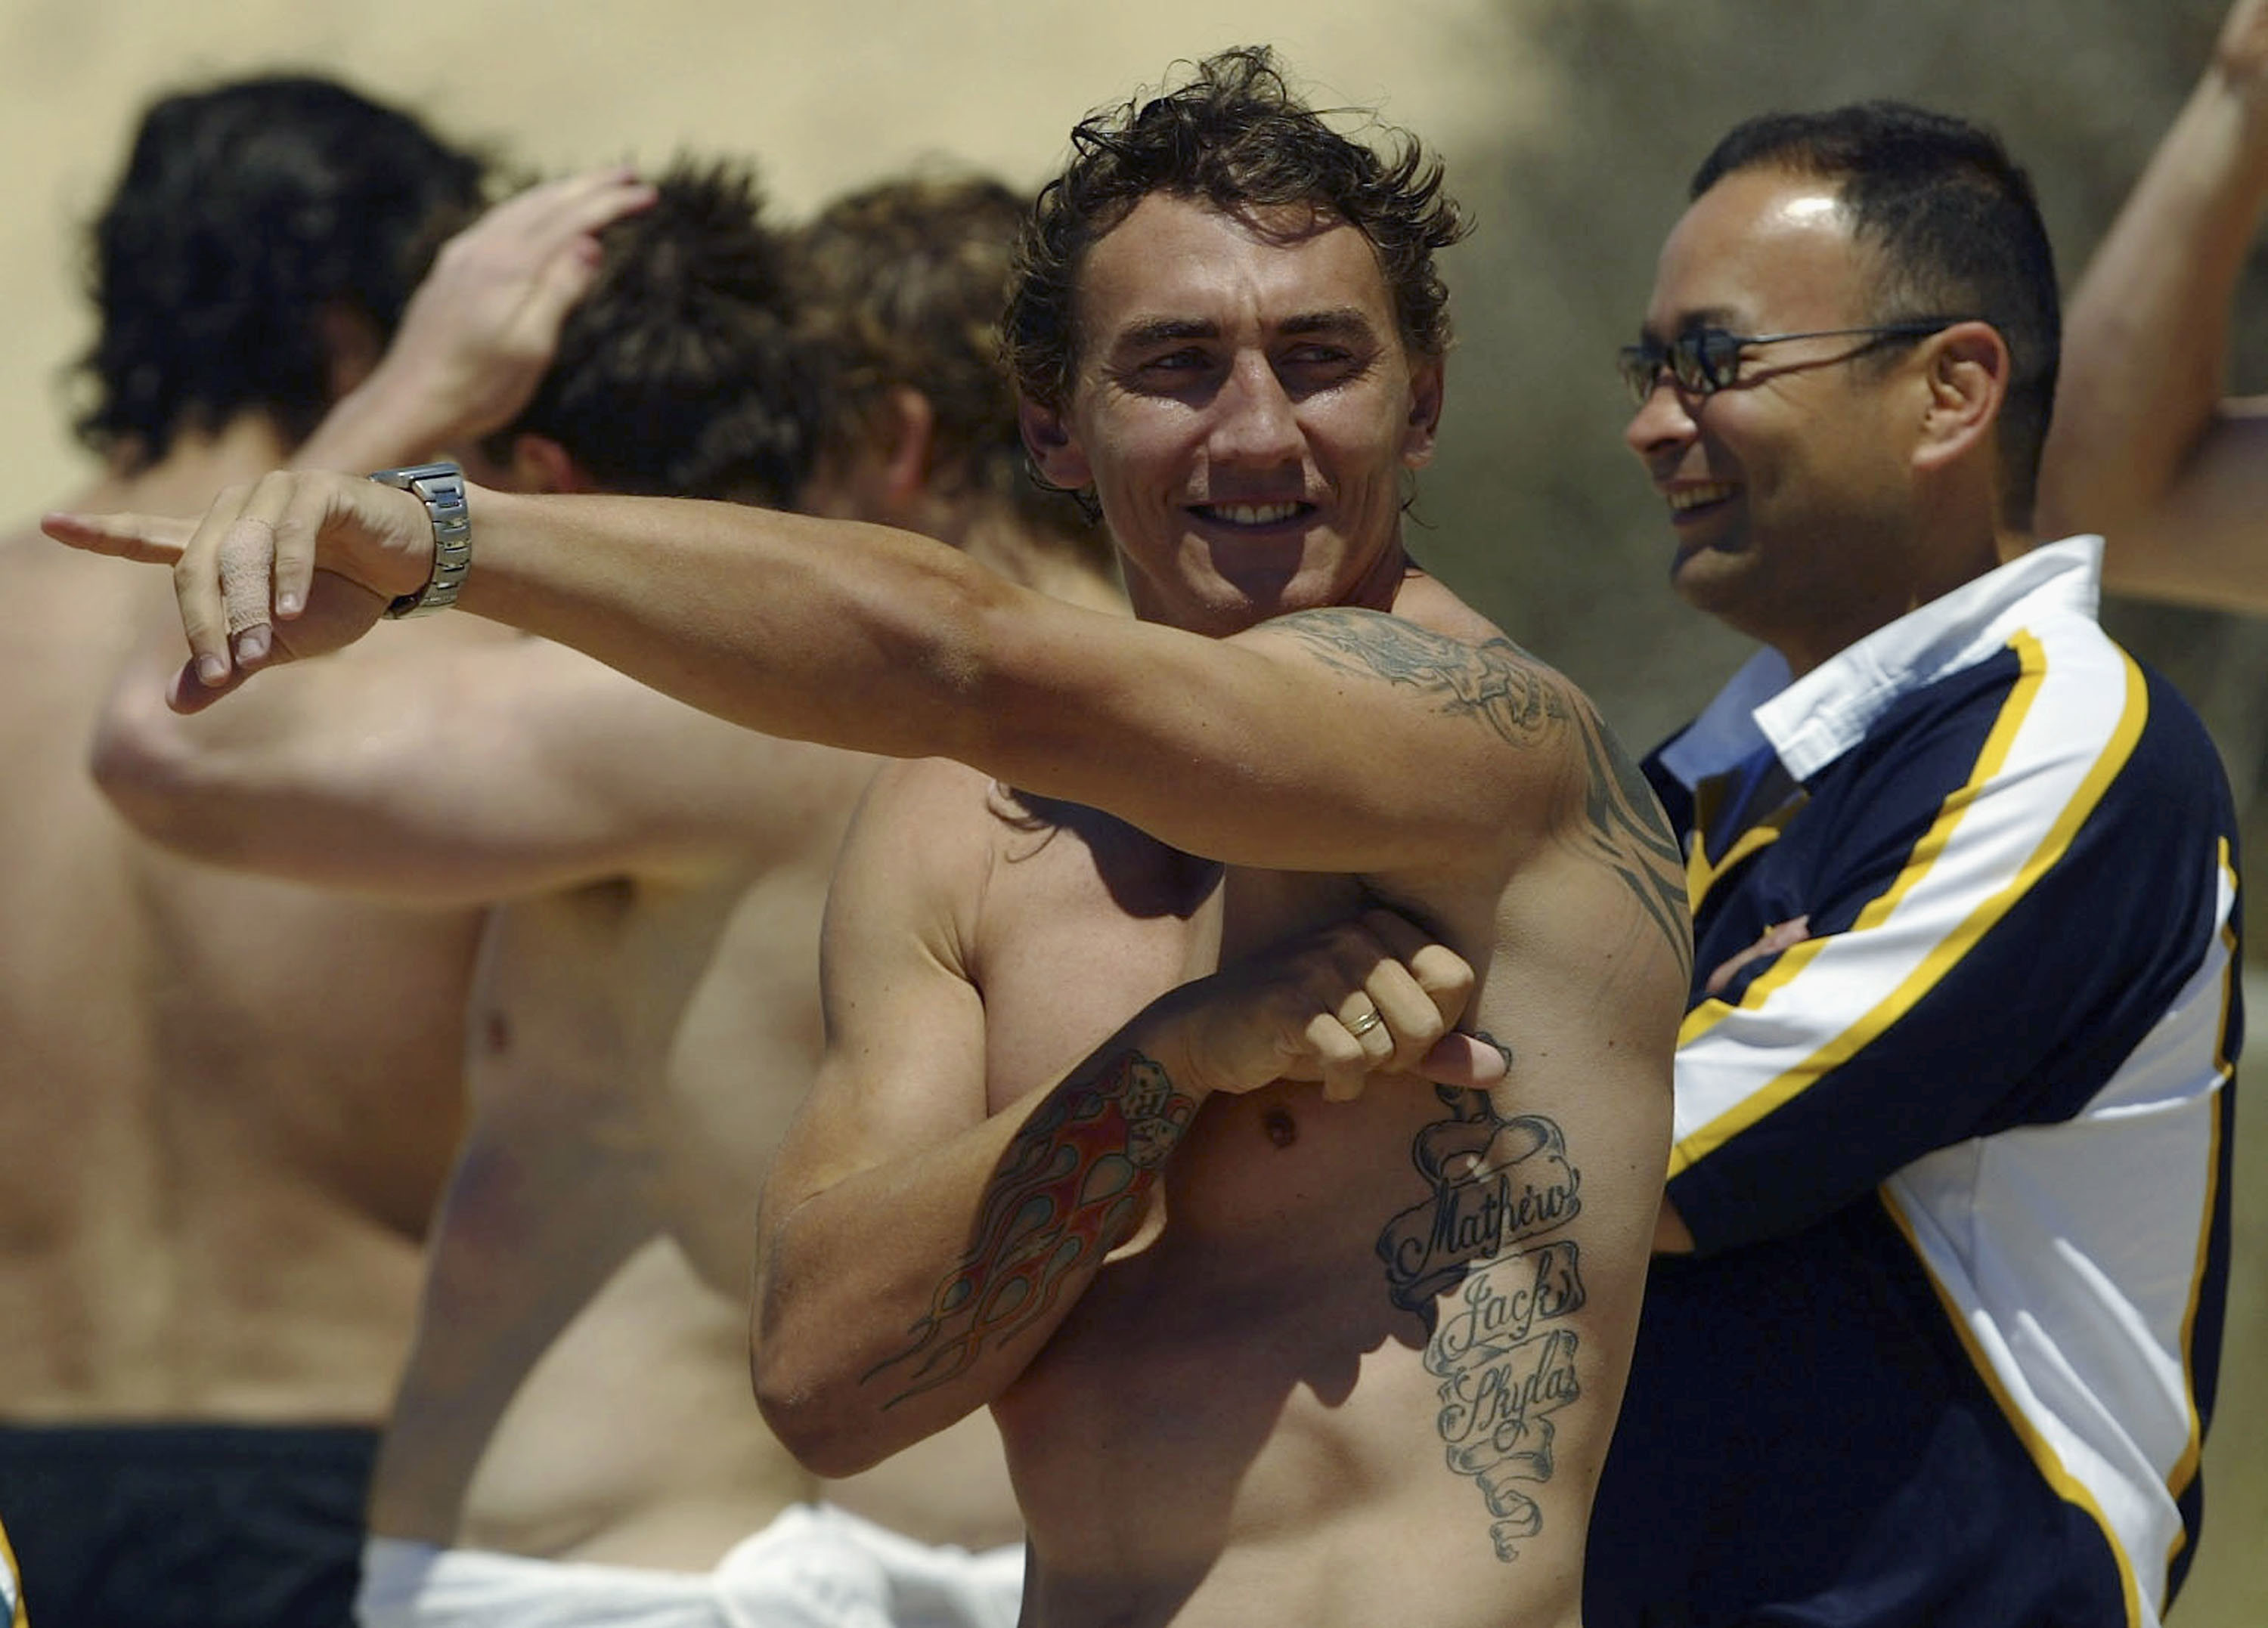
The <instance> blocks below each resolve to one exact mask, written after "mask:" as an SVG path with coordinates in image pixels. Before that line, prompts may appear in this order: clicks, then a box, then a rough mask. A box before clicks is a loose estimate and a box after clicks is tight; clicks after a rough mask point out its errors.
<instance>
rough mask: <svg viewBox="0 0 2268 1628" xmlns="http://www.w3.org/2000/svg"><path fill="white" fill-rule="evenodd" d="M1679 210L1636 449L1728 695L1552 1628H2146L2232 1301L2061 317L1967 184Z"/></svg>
mask: <svg viewBox="0 0 2268 1628" xmlns="http://www.w3.org/2000/svg"><path fill="white" fill-rule="evenodd" d="M1692 196H1693V202H1692V205H1691V207H1690V209H1688V211H1687V212H1686V214H1685V216H1684V217H1683V219H1682V220H1681V221H1680V222H1679V223H1678V224H1677V226H1676V228H1675V231H1672V232H1671V234H1670V236H1669V238H1668V243H1667V244H1666V246H1664V248H1663V250H1662V253H1661V261H1660V266H1659V268H1658V273H1657V277H1656V281H1655V285H1654V290H1653V299H1652V303H1651V304H1650V306H1649V308H1648V310H1647V313H1646V321H1645V325H1644V326H1643V327H1642V329H1641V331H1640V332H1641V337H1640V340H1639V342H1638V344H1637V345H1635V346H1633V347H1631V348H1630V349H1629V350H1627V351H1626V352H1625V353H1624V369H1625V371H1626V373H1627V374H1628V376H1629V378H1630V380H1631V385H1632V388H1633V392H1634V394H1635V395H1636V397H1637V398H1638V412H1637V415H1636V416H1635V417H1634V418H1633V419H1632V420H1631V424H1630V427H1629V429H1628V431H1627V438H1628V440H1629V443H1630V445H1631V449H1632V451H1635V452H1636V453H1637V454H1638V457H1639V458H1640V460H1641V461H1642V462H1643V463H1644V464H1645V466H1646V471H1647V473H1648V474H1649V475H1650V476H1651V478H1652V480H1653V484H1654V486H1655V488H1656V489H1657V490H1658V491H1659V492H1660V493H1661V495H1662V497H1663V499H1664V501H1665V502H1667V504H1668V510H1669V519H1670V524H1671V530H1672V534H1673V537H1674V539H1675V540H1674V546H1673V553H1672V555H1671V566H1670V570H1671V576H1672V580H1673V582H1674V583H1675V586H1676V588H1677V590H1678V591H1679V592H1680V593H1681V594H1682V595H1683V597H1684V598H1686V599H1687V600H1688V601H1690V603H1691V604H1693V605H1696V606H1697V607H1699V608H1701V609H1703V610H1705V611H1707V612H1710V613H1712V615H1715V616H1717V617H1719V619H1721V620H1724V621H1725V622H1727V624H1729V625H1730V626H1732V627H1734V628H1737V629H1738V630H1740V631H1741V632H1742V633H1745V634H1749V635H1750V636H1752V637H1754V638H1756V640H1757V641H1759V642H1761V643H1762V644H1763V645H1764V647H1765V648H1764V649H1763V650H1761V651H1760V652H1759V653H1758V654H1757V656H1756V658H1755V659H1754V660H1753V661H1751V662H1750V663H1749V665H1748V666H1747V667H1746V668H1744V669H1743V670H1742V671H1741V672H1740V673H1739V674H1738V675H1737V676H1736V677H1735V678H1734V679H1733V681H1732V682H1731V684H1730V685H1729V686H1727V688H1726V690H1725V691H1724V693H1721V694H1720V695H1719V697H1718V698H1717V699H1716V700H1714V701H1713V702H1712V704H1711V705H1710V706H1709V707H1708V708H1706V709H1705V711H1704V712H1703V713H1702V714H1701V715H1700V716H1699V717H1698V718H1697V720H1696V721H1695V722H1693V723H1692V724H1691V725H1690V726H1689V727H1688V728H1687V729H1686V730H1683V731H1682V732H1681V733H1680V734H1678V735H1677V736H1676V737H1674V738H1673V739H1672V740H1671V741H1670V742H1669V743H1668V744H1666V745H1665V746H1664V747H1662V748H1661V750H1660V751H1658V752H1656V753H1655V754H1654V755H1653V757H1652V758H1651V759H1649V760H1648V763H1647V765H1646V767H1647V771H1648V774H1649V777H1650V778H1651V779H1652V781H1653V784H1654V786H1655V788H1656V790H1657V791H1658V792H1659V793H1660V794H1661V796H1662V798H1663V800H1664V801H1665V803H1667V804H1668V808H1669V810H1670V815H1671V818H1672V821H1673V823H1674V824H1675V825H1676V826H1677V828H1678V830H1679V833H1680V836H1681V838H1682V840H1683V845H1684V847H1685V851H1686V855H1687V862H1688V882H1689V891H1690V897H1691V902H1692V905H1693V908H1694V912H1695V924H1694V930H1695V938H1696V942H1697V950H1698V953H1697V960H1696V967H1697V971H1696V976H1695V986H1694V991H1693V1000H1692V1003H1691V1006H1690V1011H1689V1013H1688V1016H1687V1019H1686V1022H1685V1023H1684V1026H1683V1029H1682V1030H1681V1032H1680V1036H1679V1049H1678V1055H1677V1066H1676V1109H1675V1133H1674V1136H1675V1140H1674V1147H1673V1151H1672V1155H1671V1160H1670V1166H1669V1182H1668V1193H1667V1197H1666V1200H1665V1203H1664V1206H1663V1210H1662V1216H1661V1228H1660V1232H1659V1235H1658V1236H1657V1239H1656V1250H1657V1254H1656V1258H1655V1262H1654V1270H1653V1274H1652V1277H1651V1279H1650V1280H1649V1285H1648V1300H1647V1304H1646V1311H1645V1315H1644V1317H1643V1320H1642V1325H1641V1330H1640V1333H1639V1338H1638V1353H1637V1357H1636V1360H1635V1363H1634V1366H1633V1368H1632V1372H1631V1385H1630V1390H1629V1392H1628V1397H1627V1400H1626V1402H1625V1404H1624V1413H1623V1416H1622V1420H1621V1423H1620V1425H1619V1426H1618V1429H1617V1434H1616V1439H1615V1444H1614V1448H1613V1450H1612V1451H1611V1452H1610V1454H1609V1461H1608V1465H1607V1468H1606V1470H1605V1474H1604V1477H1603V1479H1602V1485H1601V1491H1600V1497H1599V1500H1598V1503H1597V1506H1596V1511H1595V1514H1594V1522H1593V1527H1592V1543H1591V1548H1590V1565H1589V1570H1588V1575H1587V1582H1586V1591H1585V1604H1586V1620H1587V1622H1588V1623H1589V1624H1591V1628H1620V1625H1624V1624H1672V1623H1676V1624H1683V1623H1688V1622H1692V1623H1702V1622H1710V1623H1716V1622H1733V1621H1738V1622H1755V1621H1801V1622H1804V1623H1806V1624H1818V1625H1820V1628H1830V1625H1845V1624H1850V1625H1856V1624H1866V1625H1867V1628H1885V1625H1889V1624H1932V1625H1933V1628H1962V1625H1963V1624H1978V1625H1980V1628H1981V1625H1982V1624H1993V1625H1994V1628H2008V1625H2010V1624H2139V1623H2152V1624H2154V1623H2156V1622H2157V1621H2158V1620H2159V1617H2160V1614H2161V1611H2162V1610H2163V1609H2164V1606H2165V1603H2166V1602H2167V1600H2168V1599H2169V1596H2170V1595H2171V1593H2172V1591H2173V1588H2174V1587H2175V1586H2176V1584H2177V1583H2178V1581H2179V1579H2180V1576H2181V1573H2182V1572H2183V1569H2184V1566H2185V1562H2186V1559H2187V1555H2188V1545H2189V1542H2190V1539H2191V1535H2192V1533H2193V1531H2194V1529H2195V1523H2196V1519H2197V1513H2198V1485H2197V1481H2196V1475H2195V1470H2196V1463H2197V1453H2198V1438H2199V1434H2200V1432H2201V1428H2202V1425H2201V1420H2202V1419H2203V1417H2204V1415H2205V1413H2206V1412H2208V1411H2209V1409H2210V1405H2211V1397H2212V1393H2213V1353H2214V1348H2215V1345H2216V1343H2217V1338H2218V1328H2219V1318H2220V1304H2221V1294H2222V1285H2223V1280H2224V1275H2225V1274H2224V1267H2225V1261H2224V1258H2223V1256H2224V1245H2225V1240H2226V1236H2227V1233H2226V1221H2227V1192H2228V1188H2227V1182H2226V1175H2227V1170H2226V1165H2225V1153H2224V1149H2225V1146H2226V1144H2225V1141H2224V1140H2223V1131H2224V1128H2225V1125H2226V1119H2227V1115H2228V1090H2227V1086H2228V1071H2229V1062H2230V1060H2231V1059H2232V1058H2233V1057H2234V1055H2235V1049H2236V1043H2237V1030H2238V1012H2237V1000H2236V991H2235V979H2234V976H2233V972H2234V968H2235V942H2236V940H2235V870H2234V869H2233V867H2234V854H2233V853H2232V843H2231V837H2230V832H2231V831H2232V829H2233V825H2232V815H2231V810H2230V803H2229V798H2228V791H2227V788H2226V787H2225V785H2224V784H2223V782H2222V779H2221V776H2220V770H2219V767H2218V766H2217V763H2216V760H2215V759H2214V756H2213V749H2212V747H2211V745H2210V744H2209V743H2208V742H2207V740H2206V737H2205V734H2204V731H2203V730H2202V729H2201V728H2200V727H2199V725H2198V722H2197V721H2196V719H2195V717H2194V716H2193V715H2191V712H2190V710H2189V709H2188V708H2186V707H2185V706H2184V705H2183V703H2182V701H2181V700H2180V698H2179V697H2178V696H2177V695H2176V694H2175V693H2174V692H2173V691H2172V690H2171V689H2170V688H2169V686H2166V685H2165V684H2164V683H2163V682H2162V681H2161V679H2159V678H2157V677H2155V676H2154V675H2153V674H2150V673H2147V672H2146V671H2143V670H2142V669H2141V668H2139V666H2137V665H2136V664H2135V663H2134V662H2133V661H2132V659H2131V658H2130V657H2128V656H2126V655H2125V654H2124V652H2123V651H2121V650H2120V649H2118V648H2117V646H2115V645H2114V644H2112V643H2111V642H2110V641H2109V640H2108V639H2107V638H2106V637H2105V636H2104V635H2103V634H2102V632H2101V630H2100V629H2099V628H2098V627H2097V626H2096V624H2095V615H2094V612H2095V598H2096V589H2097V582H2096V573H2097V568H2098V561H2099V553H2100V543H2099V540H2098V539H2093V538H2077V539H2069V540H2066V541H2063V542H2057V543H2051V544H2048V545H2047V546H2041V547H2033V546H2031V539H2030V537H2029V525H2030V518H2031V508H2032V495H2033V485H2034V473H2035V470H2036V465H2037V462H2038V455H2039V448H2040V444H2041V441H2042V437H2043V433H2044V430H2045V428H2046V422H2047V416H2048V407H2049V402H2050V400H2051V397H2052V394H2053V391H2054V385H2055V375H2056V363H2057V327H2058V316H2057V304H2056V285H2055V276H2054V268H2053V265H2052V262H2051V256H2050V252H2049V248H2048V244H2047V240H2046V237H2045V234H2044V231H2043V229H2042V227H2041V224H2040V220H2039V216H2038V212H2037V209H2036V206H2035V204H2034V202H2033V198H2032V194H2031V190H2030V187H2029V183H2028V182H2027V181H2026V180H2025V179H2024V177H2023V175H2022V173H2021V172H2020V171H2019V170H2017V169H2016V168H2015V167H2014V165H2013V164H2012V163H2011V162H2010V161H2009V159H2008V158H2007V155H2006V153H2005V152H2004V151H2003V150H2001V148H2000V146H1999V143H1998V142H1997V141H1996V140H1994V139H1993V138H1992V136H1990V135H1989V134H1987V133H1985V132H1983V131H1980V130H1977V129H1976V128H1973V127H1970V126H1967V125H1964V124H1962V123H1960V122H1958V121H1953V120H1949V119H1944V118H1940V117H1938V116H1936V115H1933V114H1926V113H1923V112H1920V111H1919V110H1917V109H1911V108H1906V107H1901V106H1891V105H1884V104H1874V105H1869V106H1858V107H1847V108H1843V109H1839V110H1836V111H1833V112H1830V113H1824V114H1801V115H1774V116H1771V117H1768V118H1764V119H1760V120H1756V121H1750V122H1749V123H1747V124H1744V125H1742V126H1741V127H1739V128H1736V129H1734V131H1733V132H1732V133H1731V134H1730V135H1729V136H1727V137H1726V138H1725V140H1724V141H1723V142H1722V143H1719V147H1718V148H1717V150H1716V151H1715V152H1714V153H1712V155H1711V157H1710V158H1708V160H1707V161H1706V162H1705V164H1704V165H1702V166H1701V169H1700V171H1699V172H1698V174H1697V176H1696V178H1695V180H1694V184H1693V189H1692ZM2004 558H2007V559H2009V560H2010V561H2011V562H2010V563H2008V564H2007V565H2005V566H2004V565H2001V564H2000V563H1999V561H2001V560H2002V559H2004Z"/></svg>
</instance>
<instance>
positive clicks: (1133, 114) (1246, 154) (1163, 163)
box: [1006, 46, 1465, 407]
mask: <svg viewBox="0 0 2268 1628" xmlns="http://www.w3.org/2000/svg"><path fill="white" fill-rule="evenodd" d="M1379 128H1380V132H1381V135H1382V136H1383V137H1384V140H1385V143H1386V146H1387V150H1385V151H1384V152H1381V151H1380V150H1377V149H1375V148H1373V147H1372V146H1370V145H1369V144H1367V143H1364V142H1360V141H1357V140H1355V139H1353V138H1352V137H1351V136H1344V135H1342V134H1340V133H1339V132H1338V131H1337V130H1335V129H1333V128H1331V126H1330V124H1329V121H1327V119H1326V118H1325V116H1324V115H1323V114H1321V113H1318V112H1317V111H1315V110H1314V109H1313V108H1311V107H1309V106H1307V104H1306V103H1305V102H1304V101H1302V100H1301V99H1300V98H1299V97H1298V96H1297V95H1295V94H1293V92H1292V89H1291V87H1290V86H1289V85H1288V84H1285V79H1284V74H1283V70H1281V69H1280V68H1279V67H1278V65H1277V62H1276V56H1275V53H1274V52H1272V51H1271V50H1270V49H1269V48H1267V47H1265V46H1240V47H1237V48H1234V49H1232V50H1226V51H1223V52H1220V53H1219V55H1213V56H1209V57H1207V58H1206V59H1205V60H1204V61H1203V62H1199V63H1197V65H1196V67H1195V68H1194V70H1192V71H1191V74H1190V77H1189V81H1188V83H1187V84H1183V85H1182V86H1181V87H1180V88H1179V89H1177V90H1175V91H1172V92H1167V93H1164V94H1161V95H1159V96H1156V97H1153V98H1152V99H1149V100H1146V101H1141V100H1137V101H1129V102H1127V103H1125V104H1124V105H1123V106H1118V107H1114V108H1107V109H1104V110H1102V111H1101V112H1098V113H1095V114H1090V115H1089V116H1088V117H1087V118H1086V119H1085V120H1084V121H1081V122H1080V123H1079V126H1078V128H1075V129H1073V130H1072V131H1071V162H1070V164H1069V165H1066V166H1065V168H1064V172H1063V173H1062V174H1061V175H1059V176H1057V178H1056V179H1055V180H1052V181H1050V182H1049V183H1048V185H1047V187H1045V188H1044V189H1042V192H1041V194H1040V197H1039V202H1038V206H1037V207H1036V209H1035V210H1034V212H1033V215H1032V219H1031V223H1030V225H1029V226H1028V227H1027V230H1026V231H1025V233H1024V238H1023V242H1022V245H1021V246H1020V250H1019V253H1018V255H1017V264H1016V274H1015V282H1014V287H1013V293H1012V295H1011V297H1010V301H1009V307H1008V316H1007V320H1006V334H1007V348H1008V354H1009V360H1010V363H1011V364H1012V365H1013V368H1014V370H1015V376H1016V383H1017V385H1018V387H1019V388H1020V389H1021V390H1022V391H1023V392H1024V394H1025V395H1026V396H1027V397H1029V398H1030V399H1031V400H1035V401H1037V402H1040V403H1042V404H1044V405H1047V406H1051V407H1052V406H1059V405H1060V404H1061V403H1062V402H1063V400H1064V397H1065V396H1066V395H1067V394H1068V393H1069V391H1070V387H1071V377H1072V372H1073V370H1074V368H1075V366H1076V364H1077V321H1078V312H1077V310H1076V308H1075V296H1076V292H1077V285H1078V278H1079V268H1080V265H1081V263H1082V262H1083V261H1084V260H1085V258H1086V253H1087V251H1088V250H1089V249H1090V248H1092V247H1093V246H1094V245H1095V244H1096V243H1097V242H1099V241H1100V240H1101V238H1103V237H1104V236H1105V235H1107V234H1108V232H1109V231H1110V230H1111V229H1112V228H1113V227H1115V226H1116V225H1117V224H1119V223H1120V222H1122V221H1123V220H1124V219H1125V218H1126V216H1128V215H1129V214H1130V213H1131V212H1132V211H1133V209H1134V206H1135V205H1137V204H1138V203H1139V202H1141V201H1142V200H1143V199H1144V198H1145V197H1147V196H1149V195H1150V194H1152V193H1160V192H1161V193H1165V194H1169V195H1172V196H1175V197H1185V198H1190V199H1194V200H1197V201H1198V202H1204V203H1206V204H1210V205H1211V207H1213V208H1214V209H1219V210H1221V211H1223V212H1224V213H1228V214H1249V213H1250V212H1252V211H1254V210H1256V209H1274V208H1277V207H1279V206H1285V205H1290V206H1303V207H1307V208H1312V209H1315V210H1317V211H1318V212H1320V213H1321V214H1322V215H1324V216H1329V217H1330V218H1332V219H1335V220H1338V221H1343V222H1344V223H1345V224H1348V225H1351V226H1352V227H1354V228H1356V229H1357V230H1358V231H1360V232H1361V233H1362V234H1363V236H1364V237H1366V238H1368V239H1369V240H1370V243H1371V246H1372V247H1373V249H1374V250H1376V252H1377V254H1378V260H1379V267H1380V269H1381V271H1382V272H1383V273H1384V275H1385V277H1386V284H1387V288H1388V291H1389V292H1390V293H1391V294H1392V296H1393V299H1394V312H1395V321H1396V324H1397V325H1398V326H1399V328H1400V331H1401V335H1402V340H1403V343H1404V344H1405V345H1407V346H1408V347H1409V348H1410V351H1411V352H1412V353H1413V354H1414V355H1417V356H1425V357H1432V356H1440V355H1442V354H1443V353H1444V352H1445V351H1446V350H1447V348H1448V344H1449V319H1448V299H1449V295H1448V290H1447V287H1446V286H1445V285H1444V284H1443V283H1442V282H1441V277H1440V273H1439V272H1438V271H1437V270H1436V269H1435V268H1434V265H1433V253H1434V251H1435V250H1437V249H1441V248H1446V247H1447V246H1449V245H1450V244H1452V243H1454V242H1456V241H1457V239H1458V238H1462V236H1464V233H1465V222H1464V219H1463V216H1462V215H1461V214H1460V212H1459V211H1458V209H1457V206H1456V204H1455V202H1454V201H1453V200H1452V199H1451V198H1450V197H1449V196H1448V194H1447V193H1445V192H1444V191H1443V190H1442V188H1441V164H1440V160H1439V159H1438V158H1434V157H1433V156H1432V154H1430V153H1429V152H1427V151H1426V150H1425V148H1424V147H1423V146H1422V145H1421V144H1420V143H1418V139H1417V138H1416V137H1415V136H1410V134H1408V133H1407V132H1406V131H1400V130H1395V129H1392V128H1387V127H1379Z"/></svg>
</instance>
